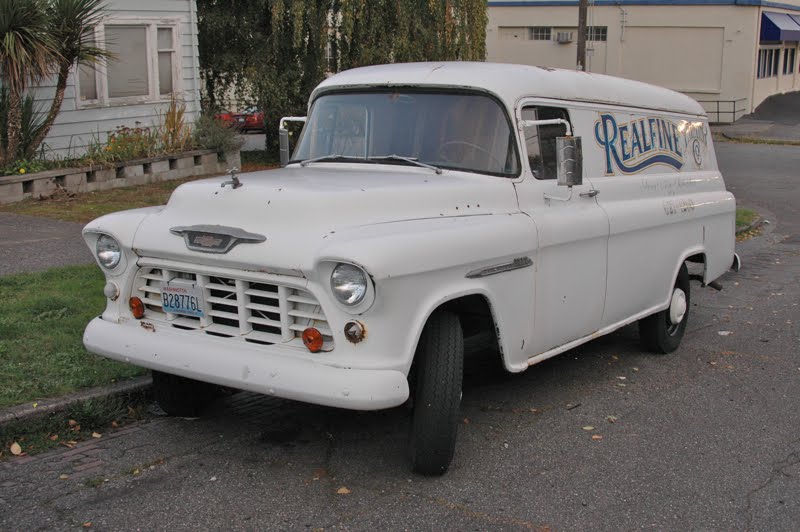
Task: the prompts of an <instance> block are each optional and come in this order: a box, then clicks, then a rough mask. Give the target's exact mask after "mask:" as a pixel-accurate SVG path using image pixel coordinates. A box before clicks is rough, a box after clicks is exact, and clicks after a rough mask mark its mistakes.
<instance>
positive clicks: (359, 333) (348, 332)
mask: <svg viewBox="0 0 800 532" xmlns="http://www.w3.org/2000/svg"><path fill="white" fill-rule="evenodd" d="M344 337H345V338H347V341H348V342H350V343H351V344H357V343H359V342H362V341H363V340H364V338H366V337H367V327H366V326H365V325H364V324H363V323H362V322H360V321H349V322H347V324H346V325H345V326H344Z"/></svg>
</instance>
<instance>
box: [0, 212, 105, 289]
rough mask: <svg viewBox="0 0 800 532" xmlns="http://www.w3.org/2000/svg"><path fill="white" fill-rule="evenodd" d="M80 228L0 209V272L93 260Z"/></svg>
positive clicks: (77, 225) (20, 270) (36, 268)
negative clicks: (9, 212) (7, 212)
mask: <svg viewBox="0 0 800 532" xmlns="http://www.w3.org/2000/svg"><path fill="white" fill-rule="evenodd" d="M82 227H83V226H82V225H81V224H76V223H70V222H54V221H53V220H47V219H44V218H37V217H35V216H20V215H16V214H6V213H2V212H0V275H7V274H10V273H19V272H34V271H42V270H47V269H49V268H55V267H58V266H67V265H70V264H82V263H90V262H93V261H94V259H93V258H92V254H91V253H90V252H89V248H87V247H86V245H85V244H84V243H83V238H82V237H81V228H82Z"/></svg>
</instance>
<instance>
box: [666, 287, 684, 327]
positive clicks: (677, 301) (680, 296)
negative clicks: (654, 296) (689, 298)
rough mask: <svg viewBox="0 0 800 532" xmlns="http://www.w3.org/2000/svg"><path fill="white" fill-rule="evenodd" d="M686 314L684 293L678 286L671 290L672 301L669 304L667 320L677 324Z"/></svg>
mask: <svg viewBox="0 0 800 532" xmlns="http://www.w3.org/2000/svg"><path fill="white" fill-rule="evenodd" d="M685 315H686V294H685V293H684V292H683V290H681V289H680V288H676V289H675V291H674V292H672V301H671V302H670V304H669V321H670V323H672V324H673V325H678V324H679V323H680V322H682V321H683V317H684V316H685Z"/></svg>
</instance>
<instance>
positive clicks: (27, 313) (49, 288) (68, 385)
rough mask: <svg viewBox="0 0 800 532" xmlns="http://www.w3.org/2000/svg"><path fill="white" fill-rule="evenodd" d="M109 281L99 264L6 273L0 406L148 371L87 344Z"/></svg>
mask: <svg viewBox="0 0 800 532" xmlns="http://www.w3.org/2000/svg"><path fill="white" fill-rule="evenodd" d="M103 284H104V278H103V274H102V273H101V272H100V269H99V268H98V267H97V266H96V265H94V264H92V265H88V266H69V267H66V268H56V269H53V270H49V271H47V272H43V273H26V274H17V275H7V276H3V277H0V301H2V302H3V306H2V310H0V408H2V407H6V406H11V405H16V404H21V403H26V402H30V401H33V400H35V399H37V398H42V397H49V396H56V395H61V394H64V393H67V392H71V391H74V390H77V389H80V388H86V387H91V386H99V385H102V384H107V383H110V382H112V381H114V380H118V379H124V378H128V377H133V376H136V375H141V374H143V373H144V372H145V370H143V369H142V368H139V367H136V366H131V365H127V364H121V363H118V362H114V361H111V360H108V359H105V358H101V357H98V356H95V355H93V354H91V353H89V352H87V351H86V350H85V349H84V347H83V343H82V342H81V338H82V335H83V329H84V327H86V324H87V323H88V322H89V320H91V319H92V318H93V317H95V316H97V315H99V314H100V312H101V311H102V309H103V307H104V305H105V297H104V296H103Z"/></svg>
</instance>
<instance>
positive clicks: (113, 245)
mask: <svg viewBox="0 0 800 532" xmlns="http://www.w3.org/2000/svg"><path fill="white" fill-rule="evenodd" d="M94 251H95V257H96V258H97V263H98V264H100V266H102V267H103V268H105V269H106V270H109V271H111V270H114V269H115V268H117V267H118V266H119V265H120V263H121V262H122V246H120V245H119V242H118V241H117V239H116V238H114V237H113V236H111V235H107V234H105V233H101V234H99V235H98V236H97V241H96V242H95V246H94Z"/></svg>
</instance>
